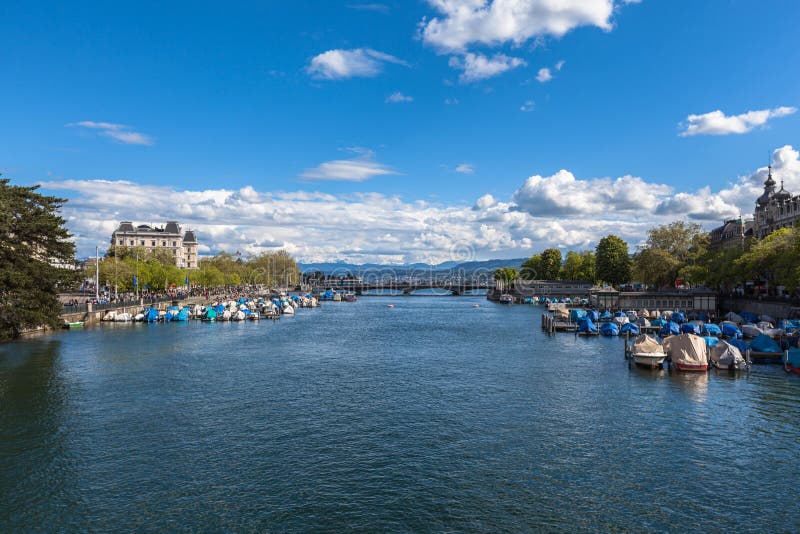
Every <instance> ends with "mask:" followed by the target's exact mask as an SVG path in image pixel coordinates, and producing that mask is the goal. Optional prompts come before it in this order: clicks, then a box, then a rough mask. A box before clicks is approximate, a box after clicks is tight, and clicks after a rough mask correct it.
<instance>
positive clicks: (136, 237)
mask: <svg viewBox="0 0 800 534" xmlns="http://www.w3.org/2000/svg"><path fill="white" fill-rule="evenodd" d="M111 247H112V248H114V247H142V248H144V249H145V250H146V251H148V252H150V251H153V250H159V249H164V250H168V251H170V252H171V253H172V255H173V256H174V257H175V265H176V266H177V267H180V268H182V269H183V268H185V269H197V268H198V258H197V247H198V243H197V237H196V236H195V234H194V232H193V231H192V230H187V231H186V232H185V233H183V232H182V230H181V227H180V225H179V224H178V223H177V222H176V221H167V224H166V226H162V227H157V226H149V225H147V224H140V225H138V226H134V225H133V223H132V222H130V221H122V222H121V223H119V227H117V229H116V230H114V233H113V234H111Z"/></svg>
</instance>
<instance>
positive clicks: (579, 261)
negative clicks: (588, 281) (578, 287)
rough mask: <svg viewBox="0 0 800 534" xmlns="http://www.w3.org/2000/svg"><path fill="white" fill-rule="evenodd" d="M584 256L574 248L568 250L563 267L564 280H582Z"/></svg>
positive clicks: (562, 276) (562, 275)
mask: <svg viewBox="0 0 800 534" xmlns="http://www.w3.org/2000/svg"><path fill="white" fill-rule="evenodd" d="M582 267H583V257H582V256H581V255H580V254H579V253H578V252H575V251H574V250H570V251H569V252H567V256H566V258H564V267H563V268H562V269H561V279H562V280H580V274H581V268H582Z"/></svg>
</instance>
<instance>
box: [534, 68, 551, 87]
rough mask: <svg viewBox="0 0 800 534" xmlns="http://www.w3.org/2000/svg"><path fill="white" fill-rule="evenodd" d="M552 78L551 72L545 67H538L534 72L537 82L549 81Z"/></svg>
mask: <svg viewBox="0 0 800 534" xmlns="http://www.w3.org/2000/svg"><path fill="white" fill-rule="evenodd" d="M552 79H553V74H552V73H551V72H550V69H548V68H547V67H542V68H541V69H539V72H537V73H536V81H537V82H539V83H545V82H549V81H550V80H552Z"/></svg>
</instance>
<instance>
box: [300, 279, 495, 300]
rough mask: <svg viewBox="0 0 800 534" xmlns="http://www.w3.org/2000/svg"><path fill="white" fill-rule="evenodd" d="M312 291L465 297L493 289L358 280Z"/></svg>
mask: <svg viewBox="0 0 800 534" xmlns="http://www.w3.org/2000/svg"><path fill="white" fill-rule="evenodd" d="M313 288H314V291H315V292H317V291H325V290H326V289H334V290H336V291H351V292H353V293H355V294H356V295H364V296H369V295H371V294H373V295H374V294H376V293H386V292H392V293H401V294H403V295H406V296H410V295H413V293H414V291H419V290H423V289H438V290H441V291H449V292H450V294H451V295H455V296H459V295H466V294H468V293H470V292H471V291H476V290H485V289H486V290H488V289H492V288H494V283H489V282H485V281H484V282H465V281H460V280H426V281H422V280H420V281H415V282H363V281H360V280H329V281H328V282H327V283H321V284H314V285H313Z"/></svg>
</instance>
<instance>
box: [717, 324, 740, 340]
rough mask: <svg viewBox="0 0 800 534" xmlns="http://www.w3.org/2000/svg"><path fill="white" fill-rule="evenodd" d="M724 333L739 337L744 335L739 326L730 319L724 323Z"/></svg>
mask: <svg viewBox="0 0 800 534" xmlns="http://www.w3.org/2000/svg"><path fill="white" fill-rule="evenodd" d="M722 334H723V335H726V336H729V337H733V338H737V339H739V338H741V337H742V335H743V334H742V331H741V330H739V327H738V326H736V325H735V324H733V323H732V322H730V321H725V322H724V323H722Z"/></svg>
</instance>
